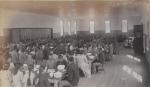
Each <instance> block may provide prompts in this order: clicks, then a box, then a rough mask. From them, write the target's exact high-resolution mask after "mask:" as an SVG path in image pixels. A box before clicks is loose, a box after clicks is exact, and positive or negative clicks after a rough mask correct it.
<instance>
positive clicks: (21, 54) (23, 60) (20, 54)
mask: <svg viewBox="0 0 150 87" xmlns="http://www.w3.org/2000/svg"><path fill="white" fill-rule="evenodd" d="M26 58H27V55H26V54H25V50H24V49H23V48H22V49H21V51H20V53H19V62H20V63H21V64H22V65H23V64H24V63H25V60H26Z"/></svg>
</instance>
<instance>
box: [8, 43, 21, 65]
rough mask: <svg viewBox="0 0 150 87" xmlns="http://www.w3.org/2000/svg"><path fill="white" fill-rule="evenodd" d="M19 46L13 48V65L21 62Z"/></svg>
mask: <svg viewBox="0 0 150 87" xmlns="http://www.w3.org/2000/svg"><path fill="white" fill-rule="evenodd" d="M17 51H18V50H17V46H16V45H15V46H14V48H13V51H12V52H11V53H10V54H11V61H12V63H13V64H15V63H18V62H19V54H18V52H17Z"/></svg>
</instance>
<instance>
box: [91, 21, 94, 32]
mask: <svg viewBox="0 0 150 87" xmlns="http://www.w3.org/2000/svg"><path fill="white" fill-rule="evenodd" d="M90 33H94V21H90Z"/></svg>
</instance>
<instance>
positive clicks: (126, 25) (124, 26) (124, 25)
mask: <svg viewBox="0 0 150 87" xmlns="http://www.w3.org/2000/svg"><path fill="white" fill-rule="evenodd" d="M127 30H128V24H127V20H122V32H127Z"/></svg>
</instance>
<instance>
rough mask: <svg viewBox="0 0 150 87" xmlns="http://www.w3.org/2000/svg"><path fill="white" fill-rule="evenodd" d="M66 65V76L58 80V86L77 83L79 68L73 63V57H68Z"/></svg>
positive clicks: (72, 85) (70, 86)
mask: <svg viewBox="0 0 150 87" xmlns="http://www.w3.org/2000/svg"><path fill="white" fill-rule="evenodd" d="M68 62H69V64H68V66H67V76H66V78H65V79H64V80H62V81H61V82H60V87H66V86H67V87H75V86H77V85H78V83H79V78H80V76H79V68H78V66H77V65H76V64H75V63H74V58H73V57H70V58H68Z"/></svg>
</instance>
